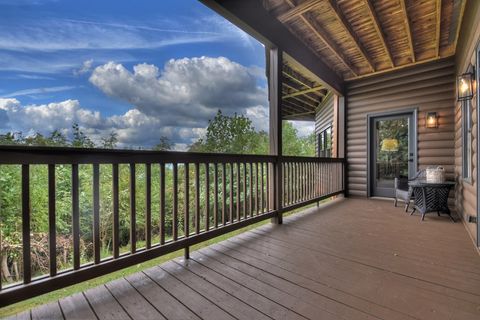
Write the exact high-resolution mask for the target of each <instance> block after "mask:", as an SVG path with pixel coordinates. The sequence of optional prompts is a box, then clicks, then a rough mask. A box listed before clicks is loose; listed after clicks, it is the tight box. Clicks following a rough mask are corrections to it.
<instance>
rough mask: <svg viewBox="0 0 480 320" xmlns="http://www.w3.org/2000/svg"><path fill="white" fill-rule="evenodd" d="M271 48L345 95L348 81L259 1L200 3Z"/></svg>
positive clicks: (210, 0) (218, 0)
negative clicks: (298, 63) (278, 49)
mask: <svg viewBox="0 0 480 320" xmlns="http://www.w3.org/2000/svg"><path fill="white" fill-rule="evenodd" d="M200 1H201V2H202V3H203V4H205V5H206V6H208V7H209V8H211V9H212V10H214V11H216V12H217V13H218V14H220V15H221V16H223V17H224V18H226V19H227V20H229V21H230V22H232V23H233V24H235V25H236V26H237V27H239V28H241V29H242V30H244V31H245V32H247V33H248V34H250V35H251V36H253V37H255V38H256V39H257V40H259V41H260V42H262V43H263V44H264V45H266V46H267V47H268V46H270V47H278V48H280V49H282V50H283V51H284V52H285V53H287V54H288V55H289V56H291V57H292V58H293V59H295V60H296V61H299V62H301V63H302V64H303V66H304V67H305V68H307V69H309V70H310V72H311V73H313V74H314V75H315V76H316V77H318V78H319V79H321V80H322V82H323V83H324V84H325V85H326V86H327V87H329V88H330V89H332V90H334V91H335V92H336V93H338V94H340V95H343V94H344V81H343V79H342V78H341V77H340V76H339V75H338V74H337V73H336V72H335V71H334V70H332V68H330V66H328V65H327V64H326V63H325V62H323V61H322V60H321V59H320V58H319V56H318V55H317V54H316V53H314V52H313V50H311V49H310V48H309V47H307V46H306V45H305V44H304V43H303V42H302V41H300V40H299V39H298V38H297V37H296V36H294V35H293V34H292V33H291V32H290V31H289V30H288V29H287V27H286V26H284V25H283V24H282V23H281V22H280V21H278V20H277V19H276V18H274V17H272V16H271V15H270V14H269V13H268V11H267V10H266V9H265V7H263V5H262V1H258V0H242V1H238V0H200Z"/></svg>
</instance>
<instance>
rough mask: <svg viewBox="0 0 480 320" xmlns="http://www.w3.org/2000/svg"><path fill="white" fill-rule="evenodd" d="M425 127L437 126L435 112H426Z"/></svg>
mask: <svg viewBox="0 0 480 320" xmlns="http://www.w3.org/2000/svg"><path fill="white" fill-rule="evenodd" d="M425 127H426V128H438V116H437V113H436V112H427V114H426V115H425Z"/></svg>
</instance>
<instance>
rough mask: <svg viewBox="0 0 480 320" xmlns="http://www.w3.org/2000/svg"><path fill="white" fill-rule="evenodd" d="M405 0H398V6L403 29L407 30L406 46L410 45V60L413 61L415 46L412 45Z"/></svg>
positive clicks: (414, 59)
mask: <svg viewBox="0 0 480 320" xmlns="http://www.w3.org/2000/svg"><path fill="white" fill-rule="evenodd" d="M405 1H406V0H400V6H401V8H402V13H403V21H404V23H405V30H406V31H407V32H406V33H407V40H408V46H409V47H410V52H411V56H412V62H415V61H416V58H415V47H414V46H413V38H412V27H411V25H410V19H409V18H408V11H407V4H406V3H405Z"/></svg>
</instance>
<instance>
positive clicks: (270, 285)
mask: <svg viewBox="0 0 480 320" xmlns="http://www.w3.org/2000/svg"><path fill="white" fill-rule="evenodd" d="M30 314H31V316H32V319H35V318H45V315H51V316H52V317H53V316H54V317H56V318H62V317H65V318H67V319H80V318H85V319H94V318H96V317H98V318H100V319H148V318H156V319H162V318H166V319H267V318H273V319H312V320H313V319H319V318H321V319H359V320H363V319H389V320H390V319H393V320H397V319H398V320H406V319H480V256H479V254H478V252H477V251H476V250H475V248H474V246H473V243H472V241H471V239H470V238H469V237H468V235H467V232H466V231H465V227H464V226H463V225H462V223H460V222H459V223H452V222H451V221H450V220H449V219H448V218H446V217H437V216H435V215H429V216H427V217H426V219H425V221H423V222H421V221H420V219H419V217H418V216H410V215H408V214H406V213H405V212H404V211H403V210H402V208H394V207H393V206H392V203H391V202H389V201H388V202H387V201H381V200H365V199H346V200H336V201H333V202H332V203H330V204H328V205H324V206H322V207H321V208H320V209H317V208H313V209H308V210H306V211H304V212H303V213H300V214H297V215H294V216H291V217H288V218H285V219H284V224H283V225H281V226H278V225H272V224H267V225H264V226H262V227H259V228H256V229H254V230H251V231H248V232H246V233H243V234H240V235H238V236H235V237H233V238H230V239H228V240H226V241H223V242H221V243H218V244H214V245H211V246H209V247H206V248H203V249H201V250H199V251H197V252H192V253H191V259H189V260H187V261H185V260H184V259H180V258H178V259H175V260H173V261H170V262H167V263H165V264H163V265H160V266H157V267H154V268H150V269H148V270H144V271H143V272H139V273H136V274H133V275H130V276H127V277H125V278H121V279H118V280H115V281H113V282H110V283H108V284H106V285H105V286H100V287H97V288H94V289H90V290H87V291H86V292H84V293H83V294H76V295H73V296H71V297H67V298H64V299H61V300H60V301H59V302H58V303H51V304H48V305H44V306H40V307H38V308H35V309H32V310H31V313H30V312H29V311H27V312H25V313H23V314H22V315H19V316H25V315H26V316H27V318H28V316H29V315H30ZM13 318H15V317H13ZM19 318H21V317H19Z"/></svg>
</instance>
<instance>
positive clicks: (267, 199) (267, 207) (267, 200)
mask: <svg viewBox="0 0 480 320" xmlns="http://www.w3.org/2000/svg"><path fill="white" fill-rule="evenodd" d="M269 167H270V163H268V162H266V163H265V170H266V174H265V179H266V186H265V188H266V189H265V210H266V211H267V212H270V169H269Z"/></svg>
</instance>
